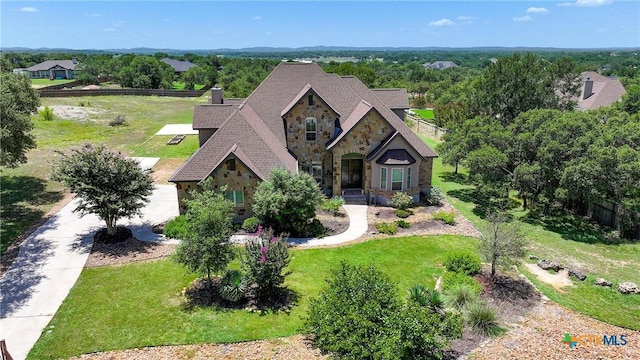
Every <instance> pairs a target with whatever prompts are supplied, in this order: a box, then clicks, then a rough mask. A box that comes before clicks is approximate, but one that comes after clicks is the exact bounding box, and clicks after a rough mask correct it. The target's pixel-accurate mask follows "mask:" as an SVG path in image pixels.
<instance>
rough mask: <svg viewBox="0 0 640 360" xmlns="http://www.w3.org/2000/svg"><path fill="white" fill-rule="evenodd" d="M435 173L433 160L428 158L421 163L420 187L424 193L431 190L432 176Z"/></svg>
mask: <svg viewBox="0 0 640 360" xmlns="http://www.w3.org/2000/svg"><path fill="white" fill-rule="evenodd" d="M432 172H433V158H427V159H424V160H422V161H421V162H420V171H419V173H420V175H419V177H418V179H419V183H418V187H419V188H420V190H421V191H422V192H428V191H429V190H431V176H432Z"/></svg>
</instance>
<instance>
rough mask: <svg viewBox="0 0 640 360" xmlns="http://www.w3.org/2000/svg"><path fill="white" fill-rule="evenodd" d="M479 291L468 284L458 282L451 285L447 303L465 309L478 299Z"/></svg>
mask: <svg viewBox="0 0 640 360" xmlns="http://www.w3.org/2000/svg"><path fill="white" fill-rule="evenodd" d="M478 295H479V293H478V292H477V291H476V289H474V288H473V287H471V286H469V285H467V284H456V285H454V286H453V287H451V288H450V289H449V291H448V293H447V294H446V300H447V305H448V306H449V307H452V308H456V309H458V310H462V309H464V308H465V307H466V306H467V305H469V304H471V303H473V302H475V301H476V300H477V299H478Z"/></svg>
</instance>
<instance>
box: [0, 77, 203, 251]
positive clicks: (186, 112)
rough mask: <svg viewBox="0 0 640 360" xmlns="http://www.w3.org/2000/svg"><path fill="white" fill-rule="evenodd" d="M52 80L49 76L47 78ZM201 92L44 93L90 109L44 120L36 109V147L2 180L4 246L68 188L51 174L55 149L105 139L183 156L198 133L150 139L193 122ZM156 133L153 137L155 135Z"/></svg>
mask: <svg viewBox="0 0 640 360" xmlns="http://www.w3.org/2000/svg"><path fill="white" fill-rule="evenodd" d="M46 81H49V80H46ZM204 102H206V98H205V97H201V98H169V97H157V96H148V97H147V96H96V97H92V96H91V97H80V98H42V99H41V105H42V106H50V107H54V106H59V105H66V106H73V107H74V108H75V109H76V112H79V113H85V114H86V116H85V117H83V118H82V119H78V117H77V116H76V118H73V116H69V118H67V119H65V118H61V117H58V116H56V119H55V120H53V121H43V120H42V119H41V117H40V115H34V116H33V120H34V124H35V128H34V130H33V131H32V133H33V135H34V136H35V138H36V144H37V148H36V149H33V150H31V151H29V153H28V154H27V156H28V162H27V163H26V164H24V165H22V166H20V167H18V168H15V169H2V172H1V173H0V181H2V188H1V189H0V203H1V204H2V206H1V208H0V218H1V219H2V226H1V227H0V252H1V253H4V251H5V249H6V247H7V246H8V245H9V244H10V243H11V242H13V241H14V239H15V238H16V237H17V236H18V235H20V234H21V233H22V232H23V231H24V230H25V229H27V228H28V227H29V226H31V225H32V224H35V223H37V222H38V221H39V220H40V219H42V217H43V216H44V215H45V214H46V213H47V211H49V210H50V209H51V208H52V207H53V205H54V204H55V203H56V202H57V201H59V200H60V199H62V197H63V196H64V193H65V190H64V189H63V188H62V186H61V185H60V184H59V183H56V182H52V181H50V180H49V175H50V174H51V163H52V162H53V160H54V159H55V156H56V154H55V150H67V149H69V148H70V147H72V146H77V145H80V144H82V143H85V142H93V143H104V144H105V145H107V146H109V147H111V148H113V149H116V150H119V151H124V152H126V153H132V155H135V156H154V157H161V158H165V157H166V158H171V157H176V158H181V159H184V158H185V157H187V156H189V155H190V154H189V152H193V151H195V149H197V136H187V138H186V139H185V141H183V142H182V143H181V144H179V145H175V146H174V145H163V144H166V140H168V139H166V138H165V137H163V138H162V139H157V140H156V139H151V137H152V136H153V135H154V134H155V133H156V132H157V131H158V130H160V129H161V128H162V127H163V126H164V125H165V124H172V123H183V124H188V123H191V121H192V117H193V107H194V105H195V104H198V103H204ZM117 115H123V116H124V117H125V118H126V125H124V126H116V127H112V126H109V125H108V123H109V121H110V120H113V119H114V118H115V117H116V116H117ZM150 139H151V140H150Z"/></svg>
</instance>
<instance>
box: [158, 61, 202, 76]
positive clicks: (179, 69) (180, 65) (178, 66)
mask: <svg viewBox="0 0 640 360" xmlns="http://www.w3.org/2000/svg"><path fill="white" fill-rule="evenodd" d="M160 61H162V62H163V63H165V64H168V65H169V66H171V67H172V68H173V71H175V73H176V74H182V73H183V72H186V71H187V70H189V69H191V68H192V67H194V66H198V65H196V64H194V63H192V62H190V61H187V60H174V59H169V58H164V59H162V60H160Z"/></svg>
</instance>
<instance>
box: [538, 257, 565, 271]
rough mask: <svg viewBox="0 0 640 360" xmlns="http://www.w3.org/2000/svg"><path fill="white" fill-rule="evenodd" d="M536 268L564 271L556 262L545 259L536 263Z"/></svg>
mask: <svg viewBox="0 0 640 360" xmlns="http://www.w3.org/2000/svg"><path fill="white" fill-rule="evenodd" d="M538 266H539V267H540V268H541V269H543V270H553V271H560V270H562V269H564V268H563V267H562V265H560V264H558V263H557V262H555V261H551V260H546V259H542V260H540V261H538Z"/></svg>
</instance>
